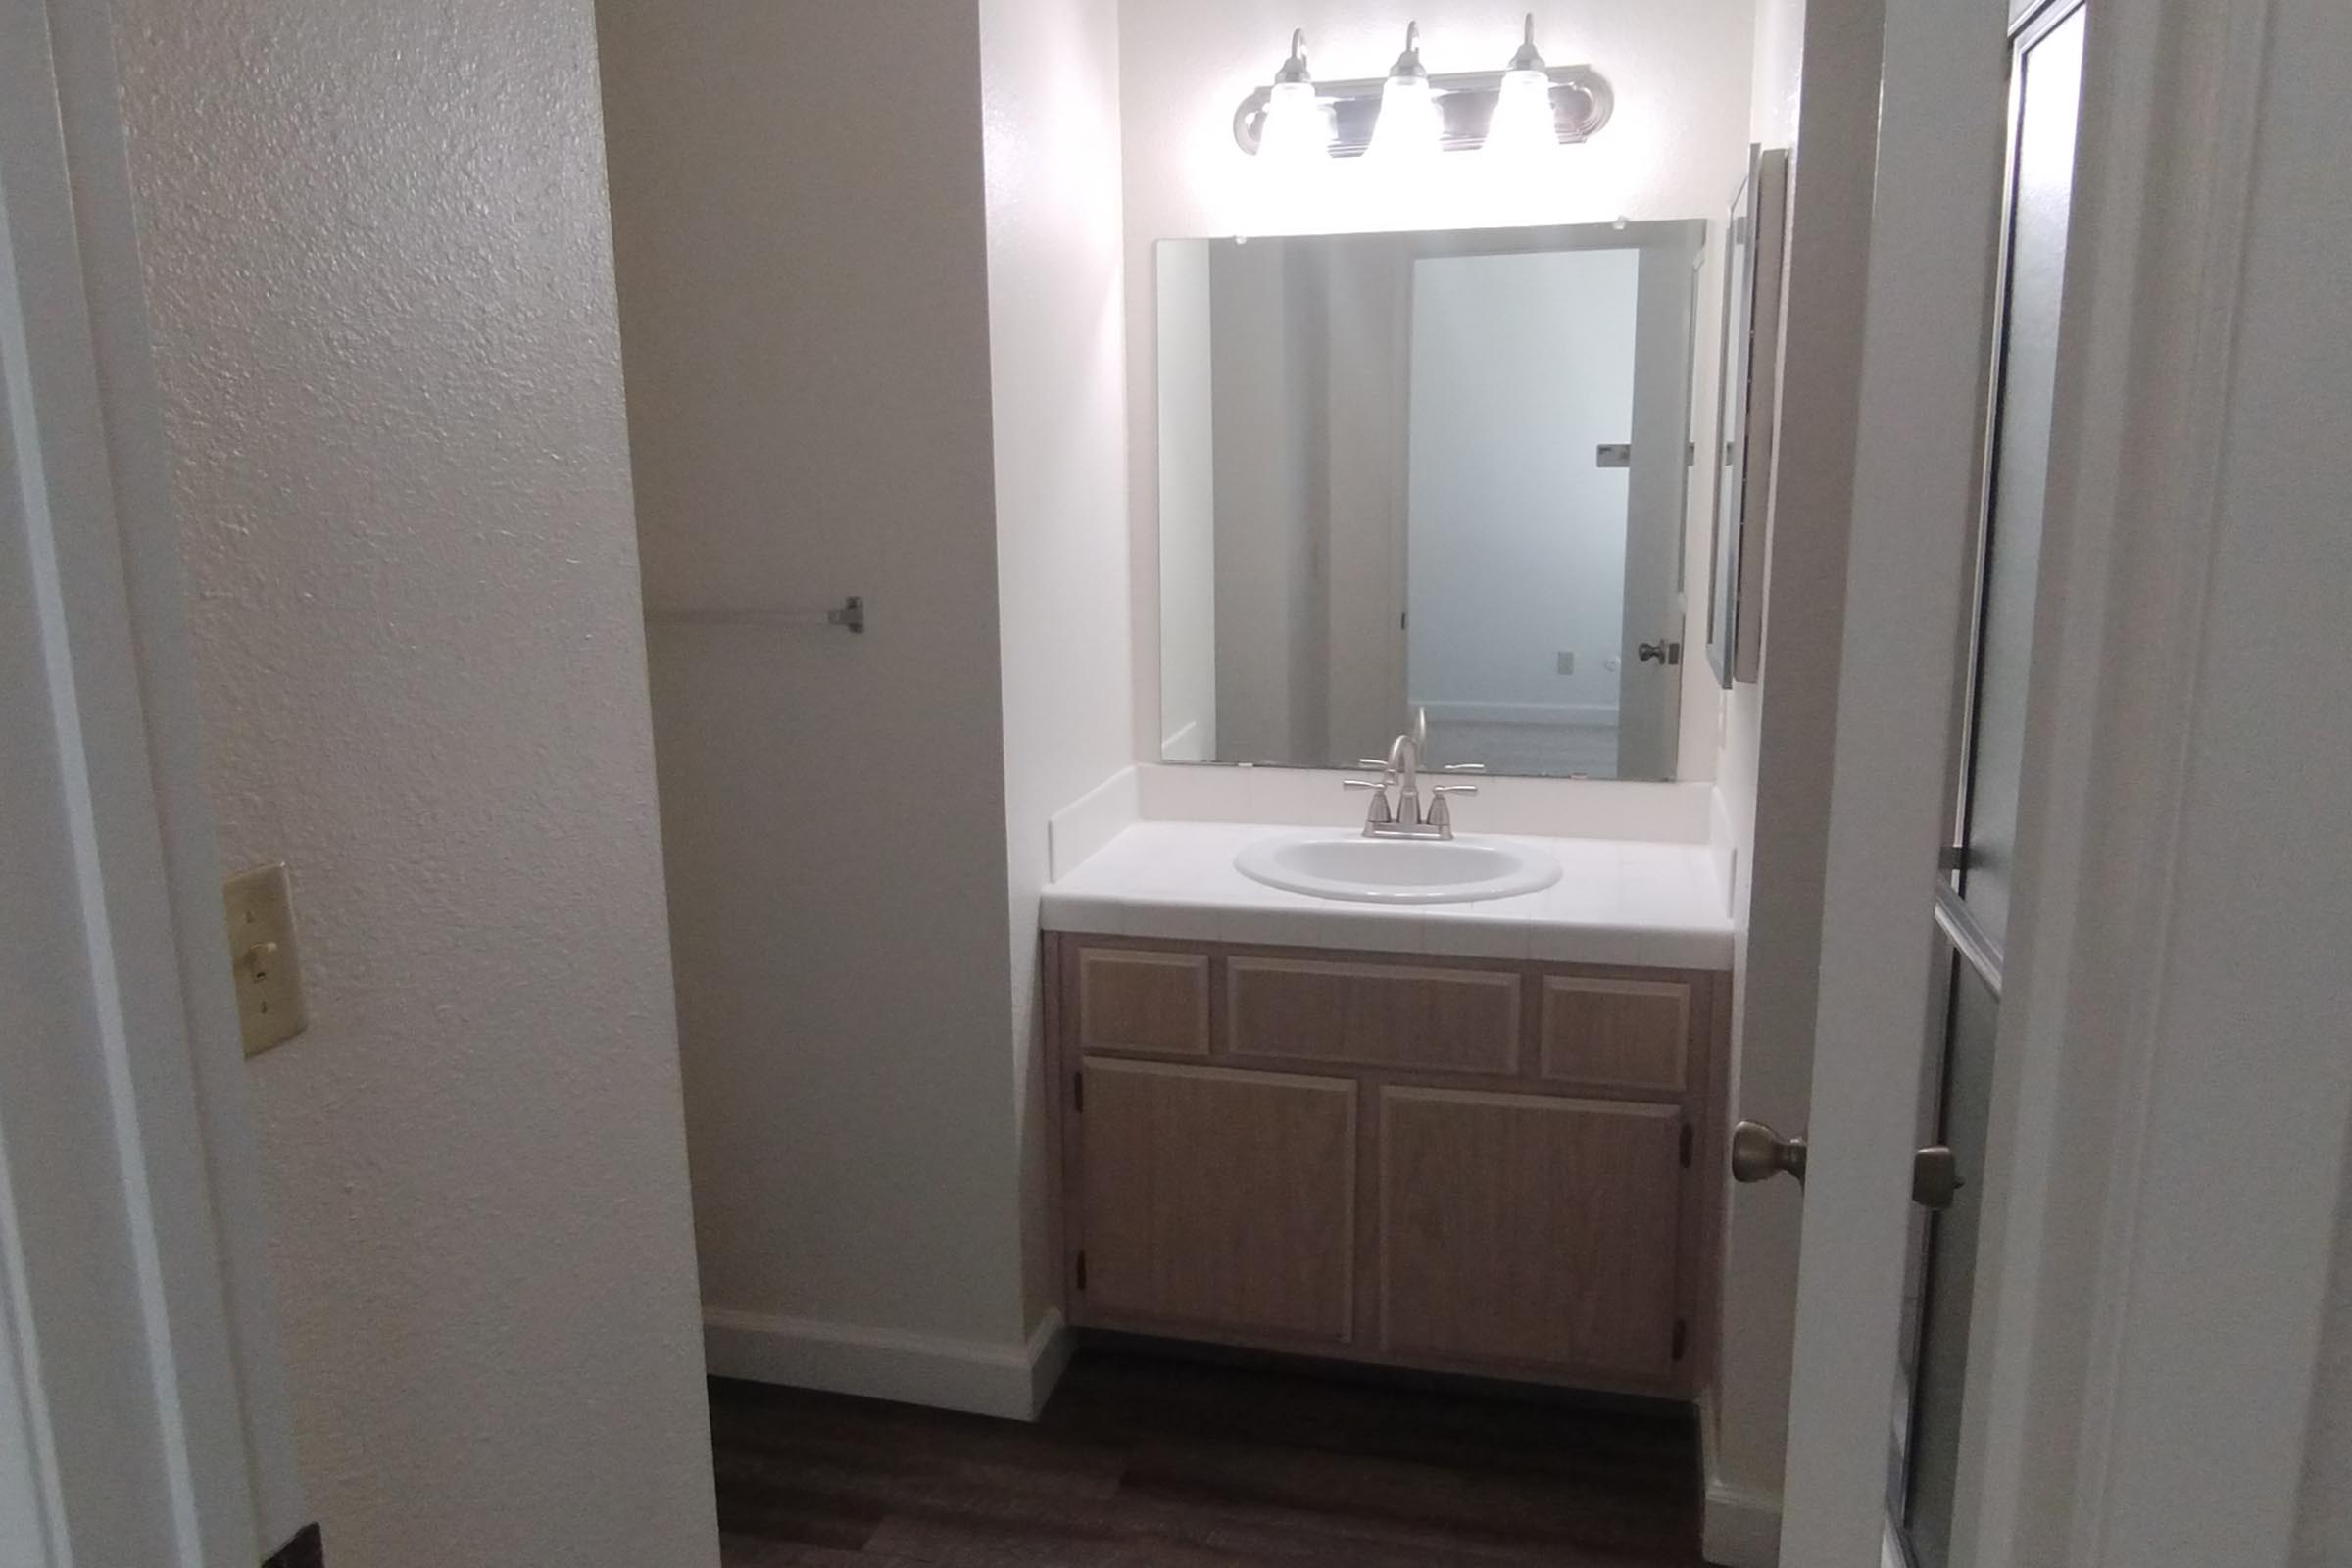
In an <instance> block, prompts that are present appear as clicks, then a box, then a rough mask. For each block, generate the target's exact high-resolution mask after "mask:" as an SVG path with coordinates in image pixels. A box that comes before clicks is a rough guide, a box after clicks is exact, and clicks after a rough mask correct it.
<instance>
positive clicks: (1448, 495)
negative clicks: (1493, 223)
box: [1405, 250, 1641, 778]
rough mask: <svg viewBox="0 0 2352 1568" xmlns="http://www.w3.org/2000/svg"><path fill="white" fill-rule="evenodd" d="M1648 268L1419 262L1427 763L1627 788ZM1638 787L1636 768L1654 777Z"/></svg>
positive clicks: (1531, 260) (1413, 574) (1411, 653)
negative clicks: (1622, 724) (1632, 542)
mask: <svg viewBox="0 0 2352 1568" xmlns="http://www.w3.org/2000/svg"><path fill="white" fill-rule="evenodd" d="M1640 262H1641V256H1640V253H1639V252H1638V251H1633V250H1582V251H1547V252H1545V251H1534V252H1524V253H1520V254H1516V255H1498V256H1425V257H1421V258H1420V259H1418V260H1417V261H1415V262H1414V264H1413V283H1412V348H1411V361H1412V378H1411V400H1412V406H1411V417H1410V429H1411V434H1410V438H1409V445H1408V452H1409V458H1408V462H1409V474H1410V477H1409V481H1408V486H1407V496H1408V499H1407V517H1408V522H1407V526H1406V529H1405V536H1406V539H1407V541H1408V554H1407V561H1406V567H1405V577H1406V583H1407V585H1408V587H1407V596H1406V597H1407V613H1406V616H1405V626H1406V635H1405V648H1406V654H1405V668H1406V690H1407V692H1408V694H1409V697H1408V701H1409V703H1410V705H1411V706H1412V707H1415V708H1418V709H1421V710H1423V711H1426V712H1427V713H1428V715H1429V736H1430V752H1431V755H1432V757H1433V758H1436V759H1440V760H1465V761H1480V762H1484V763H1486V764H1487V765H1488V766H1490V767H1493V768H1495V769H1496V770H1497V771H1500V772H1507V773H1545V774H1553V775H1558V774H1575V773H1582V774H1587V775H1590V776H1592V777H1594V778H1615V777H1616V776H1617V775H1618V714H1619V698H1620V677H1621V674H1622V668H1621V666H1622V664H1623V658H1622V652H1621V650H1622V645H1623V642H1624V630H1625V594H1624V587H1623V585H1624V581H1625V575H1626V559H1625V558H1626V532H1627V510H1626V508H1627V489H1628V480H1629V479H1630V477H1631V472H1630V469H1629V468H1626V467H1619V466H1602V465H1601V463H1600V462H1598V461H1596V454H1597V453H1598V452H1599V450H1600V449H1601V448H1603V447H1608V446H1612V445H1618V444H1624V443H1627V442H1628V441H1629V439H1630V437H1631V435H1632V432H1633V417H1634V343H1635V306H1636V299H1637V296H1638V293H1639V290H1640V282H1641V266H1640ZM1639 773H1640V770H1637V776H1639Z"/></svg>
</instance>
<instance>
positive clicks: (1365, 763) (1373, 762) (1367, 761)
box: [1355, 757, 1389, 773]
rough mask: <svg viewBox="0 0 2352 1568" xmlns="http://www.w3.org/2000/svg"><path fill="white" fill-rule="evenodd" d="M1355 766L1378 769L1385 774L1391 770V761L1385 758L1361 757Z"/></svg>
mask: <svg viewBox="0 0 2352 1568" xmlns="http://www.w3.org/2000/svg"><path fill="white" fill-rule="evenodd" d="M1355 765H1356V766H1358V767H1377V768H1379V769H1380V770H1381V771H1382V772H1384V773H1385V772H1387V771H1388V769H1389V760H1388V759H1387V758H1385V757H1359V758H1357V759H1356V760H1355Z"/></svg>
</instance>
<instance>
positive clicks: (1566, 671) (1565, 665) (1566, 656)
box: [1560, 649, 1576, 675]
mask: <svg viewBox="0 0 2352 1568" xmlns="http://www.w3.org/2000/svg"><path fill="white" fill-rule="evenodd" d="M1560 673H1561V674H1563V675H1573V674H1575V673H1576V651H1575V650H1574V649H1563V650H1561V652H1560Z"/></svg>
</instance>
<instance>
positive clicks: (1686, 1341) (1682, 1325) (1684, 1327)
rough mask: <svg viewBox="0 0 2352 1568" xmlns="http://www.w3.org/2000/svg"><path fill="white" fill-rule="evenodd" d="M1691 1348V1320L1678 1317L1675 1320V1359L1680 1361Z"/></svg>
mask: <svg viewBox="0 0 2352 1568" xmlns="http://www.w3.org/2000/svg"><path fill="white" fill-rule="evenodd" d="M1690 1348H1691V1320H1690V1319H1689V1318H1687V1317H1678V1318H1676V1319H1675V1320H1674V1358H1675V1359H1676V1360H1677V1361H1680V1360H1681V1359H1682V1358H1683V1354H1684V1352H1685V1351H1687V1350H1689V1349H1690Z"/></svg>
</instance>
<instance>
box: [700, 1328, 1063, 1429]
mask: <svg viewBox="0 0 2352 1568" xmlns="http://www.w3.org/2000/svg"><path fill="white" fill-rule="evenodd" d="M703 1356H704V1360H705V1362H706V1364H707V1365H708V1366H709V1368H710V1371H711V1375H712V1376H713V1377H722V1378H744V1379H748V1380H749V1381H751V1382H754V1383H781V1384H785V1385H788V1386H790V1387H792V1388H799V1389H822V1390H825V1391H826V1392H828V1393H832V1394H855V1395H859V1396H862V1397H866V1398H869V1399H895V1400H897V1401H899V1402H900V1403H902V1404H927V1405H932V1406H935V1407H937V1408H939V1409H943V1410H966V1411H970V1412H971V1413H973V1414H975V1415H994V1416H1003V1417H1005V1418H1006V1419H1007V1420H1012V1421H1033V1420H1035V1419H1037V1412H1038V1411H1039V1410H1040V1409H1041V1408H1042V1407H1043V1406H1044V1405H1045V1402H1046V1397H1047V1396H1049V1395H1051V1394H1052V1393H1053V1392H1054V1383H1055V1382H1056V1381H1058V1380H1059V1379H1060V1377H1061V1373H1062V1369H1063V1368H1064V1367H1065V1366H1067V1365H1068V1364H1069V1359H1070V1334H1069V1330H1068V1328H1067V1327H1066V1326H1065V1325H1064V1324H1063V1322H1062V1319H1061V1313H1060V1312H1059V1311H1049V1312H1048V1313H1047V1314H1046V1315H1045V1317H1044V1318H1043V1319H1042V1320H1041V1321H1040V1322H1039V1323H1038V1325H1037V1327H1036V1328H1035V1329H1034V1330H1032V1331H1031V1332H1030V1335H1029V1339H1028V1343H1027V1344H1025V1345H997V1344H992V1343H990V1342H988V1341H984V1340H956V1339H948V1338H945V1337H942V1336H937V1335H927V1334H904V1333H900V1332H899V1331H897V1330H894V1329H873V1328H865V1327H862V1326H860V1325H858V1324H854V1323H831V1322H826V1321H823V1320H821V1319H817V1318H800V1317H772V1316H769V1315H768V1314H766V1313H763V1312H738V1311H733V1310H730V1309H728V1308H725V1307H711V1308H708V1309H706V1310H705V1311H704V1313H703Z"/></svg>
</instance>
